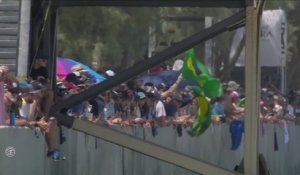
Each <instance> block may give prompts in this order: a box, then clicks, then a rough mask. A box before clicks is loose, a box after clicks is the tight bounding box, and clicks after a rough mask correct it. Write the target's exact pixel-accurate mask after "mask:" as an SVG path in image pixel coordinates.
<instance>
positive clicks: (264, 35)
mask: <svg viewBox="0 0 300 175" xmlns="http://www.w3.org/2000/svg"><path fill="white" fill-rule="evenodd" d="M244 34H245V28H239V29H238V30H237V31H236V33H235V36H234V38H233V43H232V46H231V51H230V58H232V56H233V55H234V54H235V52H236V49H237V48H238V45H239V44H240V41H241V40H242V38H243V35H244ZM286 47H287V22H286V15H285V12H284V11H283V10H281V9H279V10H267V11H264V12H263V14H262V19H261V33H260V48H259V57H260V64H261V66H267V67H285V64H286ZM244 65H245V49H243V51H242V52H241V54H240V57H239V59H238V61H237V62H236V66H244Z"/></svg>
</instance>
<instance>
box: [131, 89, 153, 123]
mask: <svg viewBox="0 0 300 175" xmlns="http://www.w3.org/2000/svg"><path fill="white" fill-rule="evenodd" d="M134 115H135V118H134V119H133V120H132V122H133V124H144V123H145V122H146V119H147V118H148V116H149V106H148V104H147V97H146V95H145V93H144V92H137V103H136V104H135V110H134Z"/></svg>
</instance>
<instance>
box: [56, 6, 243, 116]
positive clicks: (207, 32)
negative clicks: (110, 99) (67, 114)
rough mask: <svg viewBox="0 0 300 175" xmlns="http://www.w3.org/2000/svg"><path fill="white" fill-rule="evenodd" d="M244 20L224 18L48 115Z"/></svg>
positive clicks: (58, 105)
mask: <svg viewBox="0 0 300 175" xmlns="http://www.w3.org/2000/svg"><path fill="white" fill-rule="evenodd" d="M244 19H245V11H244V10H242V11H240V12H238V13H236V14H234V15H232V16H231V17H229V18H226V19H225V20H223V21H221V22H219V23H216V24H215V25H213V26H212V27H210V28H207V29H204V30H203V31H201V32H199V33H197V34H195V35H192V36H190V37H188V38H186V39H184V40H182V41H181V42H179V43H177V44H175V45H173V46H171V47H169V48H167V49H165V50H164V51H162V52H160V53H158V54H156V55H155V56H153V57H151V58H149V59H147V60H143V61H140V62H138V63H137V64H135V65H134V66H132V67H131V68H128V69H126V70H124V71H123V72H121V73H119V74H117V75H116V76H114V77H111V78H108V79H107V80H105V81H103V82H101V83H99V84H97V85H94V86H92V87H90V88H88V89H87V90H85V91H84V92H81V93H79V94H75V95H73V96H71V97H70V98H68V99H66V100H63V101H62V102H60V103H59V104H55V105H54V106H52V108H51V111H50V114H54V113H56V112H57V111H61V110H62V109H65V108H69V107H72V106H74V105H76V104H79V103H80V102H82V101H85V100H88V99H90V98H92V97H95V96H96V95H98V94H99V93H102V92H104V91H106V90H108V89H110V88H112V87H114V86H116V85H119V84H121V83H123V82H125V81H127V80H129V79H131V78H133V77H135V76H136V75H139V74H141V73H143V72H144V71H146V70H148V69H149V68H151V67H153V66H155V65H157V64H159V63H161V62H164V61H166V60H168V59H170V58H173V57H174V56H176V55H178V54H180V53H182V52H184V51H186V50H188V49H190V48H192V47H194V46H195V45H197V44H199V43H201V42H204V41H206V40H208V39H210V38H212V37H214V36H216V35H218V34H220V33H222V32H224V31H226V30H228V29H229V28H228V27H232V24H237V23H239V22H243V20H244Z"/></svg>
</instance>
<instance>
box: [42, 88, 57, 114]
mask: <svg viewBox="0 0 300 175" xmlns="http://www.w3.org/2000/svg"><path fill="white" fill-rule="evenodd" d="M53 97H54V93H53V91H52V90H51V89H48V90H47V93H46V94H45V102H44V104H43V112H44V114H45V115H46V116H48V113H49V111H50V108H51V106H52V104H53Z"/></svg>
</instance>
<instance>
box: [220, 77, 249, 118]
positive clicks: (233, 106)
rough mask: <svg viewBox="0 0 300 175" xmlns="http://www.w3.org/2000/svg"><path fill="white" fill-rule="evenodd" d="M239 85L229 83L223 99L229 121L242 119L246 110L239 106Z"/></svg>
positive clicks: (233, 82)
mask: <svg viewBox="0 0 300 175" xmlns="http://www.w3.org/2000/svg"><path fill="white" fill-rule="evenodd" d="M239 87H240V86H239V84H237V83H236V82H235V81H229V82H228V83H227V88H226V89H225V94H224V98H223V105H224V113H225V115H226V117H228V118H229V119H235V118H239V117H241V116H242V115H243V114H244V113H245V108H242V107H239V106H238V105H237V102H238V98H239V94H238V92H237V90H238V88H239Z"/></svg>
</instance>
